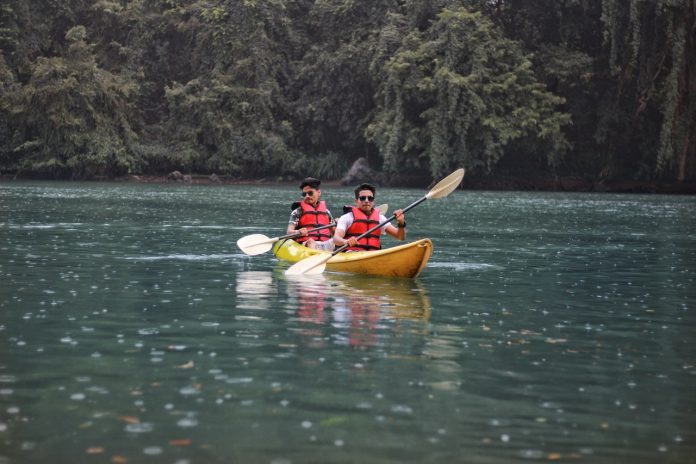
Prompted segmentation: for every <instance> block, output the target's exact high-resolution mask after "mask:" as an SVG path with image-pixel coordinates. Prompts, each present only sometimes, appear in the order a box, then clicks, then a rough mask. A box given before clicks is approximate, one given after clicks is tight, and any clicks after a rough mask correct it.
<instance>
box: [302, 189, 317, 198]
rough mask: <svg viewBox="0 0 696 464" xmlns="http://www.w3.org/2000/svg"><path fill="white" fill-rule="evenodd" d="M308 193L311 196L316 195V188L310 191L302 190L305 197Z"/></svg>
mask: <svg viewBox="0 0 696 464" xmlns="http://www.w3.org/2000/svg"><path fill="white" fill-rule="evenodd" d="M307 195H309V196H310V197H313V196H314V190H308V191H306V192H302V196H303V197H306V196H307Z"/></svg>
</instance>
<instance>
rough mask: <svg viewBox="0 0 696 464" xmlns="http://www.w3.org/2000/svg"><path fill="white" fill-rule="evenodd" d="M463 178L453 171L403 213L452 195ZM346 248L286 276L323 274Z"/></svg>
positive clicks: (316, 258)
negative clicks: (330, 262) (424, 203)
mask: <svg viewBox="0 0 696 464" xmlns="http://www.w3.org/2000/svg"><path fill="white" fill-rule="evenodd" d="M463 178H464V169H463V168H460V169H457V170H456V171H454V172H453V173H452V174H450V175H449V176H447V177H445V178H444V179H442V180H441V181H440V182H438V183H437V184H436V185H435V187H433V188H432V189H430V191H429V192H428V193H427V194H425V196H423V197H422V198H420V199H418V200H416V201H414V202H413V203H411V204H410V205H408V206H407V207H406V208H404V209H403V213H405V212H406V211H408V210H410V209H412V208H415V207H416V206H418V205H420V204H421V203H423V202H424V201H425V200H427V199H429V198H443V197H446V196H447V195H449V194H450V193H452V192H453V191H454V190H455V189H456V188H457V187H458V186H459V184H460V183H461V182H462V179H463ZM395 218H396V215H394V214H393V215H392V216H391V217H389V218H388V219H387V220H386V221H382V222H381V223H379V224H377V225H376V226H374V227H372V228H371V229H370V230H368V231H367V232H365V233H363V234H361V235H359V236H358V237H356V238H357V239H358V240H359V239H361V238H363V237H365V236H367V235H368V234H370V233H372V232H374V231H375V230H377V229H379V228H381V227H383V226H384V225H385V224H386V223H388V222H390V221H392V220H393V219H395ZM346 248H348V244H345V245H343V246H342V247H340V248H337V249H336V250H334V251H333V252H332V253H330V254H329V253H321V254H317V255H314V256H310V257H309V258H306V259H303V260H302V261H298V262H296V263H295V264H293V265H292V266H290V267H289V268H288V269H287V270H286V271H285V274H286V275H313V274H321V273H322V272H324V269H325V268H326V263H327V262H328V261H329V260H330V259H331V258H333V257H334V256H335V255H336V254H338V253H340V252H342V251H343V250H345V249H346Z"/></svg>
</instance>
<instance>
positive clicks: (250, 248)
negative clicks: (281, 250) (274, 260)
mask: <svg viewBox="0 0 696 464" xmlns="http://www.w3.org/2000/svg"><path fill="white" fill-rule="evenodd" d="M277 240H278V239H277V238H268V237H266V236H265V235H263V234H252V235H247V236H245V237H242V238H240V239H239V240H237V246H238V247H239V249H240V250H242V251H243V252H244V254H246V255H249V256H254V255H260V254H261V253H265V252H267V251H268V250H270V249H271V248H272V247H273V242H275V241H277Z"/></svg>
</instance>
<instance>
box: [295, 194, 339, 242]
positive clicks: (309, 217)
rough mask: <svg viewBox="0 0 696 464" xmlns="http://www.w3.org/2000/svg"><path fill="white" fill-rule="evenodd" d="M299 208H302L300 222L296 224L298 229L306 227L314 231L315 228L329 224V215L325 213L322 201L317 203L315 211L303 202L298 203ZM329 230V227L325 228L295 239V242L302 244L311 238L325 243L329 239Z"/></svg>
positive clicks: (324, 204) (324, 205)
mask: <svg viewBox="0 0 696 464" xmlns="http://www.w3.org/2000/svg"><path fill="white" fill-rule="evenodd" d="M300 208H302V214H301V215H300V220H299V222H298V224H297V228H298V229H301V228H303V227H306V228H307V229H314V228H315V227H321V226H325V225H327V224H331V219H330V218H329V213H328V212H327V211H326V203H324V201H323V200H322V201H320V202H319V205H317V207H316V209H315V208H314V207H313V206H310V205H308V204H307V203H305V202H304V201H303V202H301V203H300ZM330 229H331V228H330V227H327V228H326V229H322V230H316V231H314V232H310V233H309V234H307V235H306V236H305V237H297V238H296V239H295V241H297V242H298V243H302V242H306V241H307V240H309V239H310V238H313V239H314V240H317V241H319V242H325V241H327V240H330V239H331V231H330Z"/></svg>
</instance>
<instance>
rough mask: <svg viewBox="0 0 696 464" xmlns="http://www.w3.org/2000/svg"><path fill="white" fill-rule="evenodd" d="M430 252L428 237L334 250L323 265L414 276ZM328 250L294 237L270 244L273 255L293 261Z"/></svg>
mask: <svg viewBox="0 0 696 464" xmlns="http://www.w3.org/2000/svg"><path fill="white" fill-rule="evenodd" d="M432 252H433V243H432V242H431V241H430V239H429V238H423V239H420V240H416V241H415V242H411V243H407V244H405V245H399V246H395V247H392V248H385V249H383V250H376V251H351V252H347V253H338V254H337V255H335V256H334V257H333V258H331V259H330V260H329V261H328V262H327V263H326V268H327V269H328V270H330V271H336V272H353V273H358V274H370V275H378V276H388V277H416V276H417V275H418V274H420V273H421V271H422V270H423V269H424V268H425V265H426V264H427V263H428V259H430V255H431V254H432ZM324 253H329V252H328V251H319V250H312V249H310V248H307V247H305V246H302V245H300V244H299V243H297V242H295V241H294V240H282V241H279V242H276V244H275V245H274V246H273V254H274V255H275V257H276V258H278V259H280V260H282V261H287V262H288V263H296V262H298V261H301V260H303V259H305V258H309V257H310V256H314V255H317V254H324Z"/></svg>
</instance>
